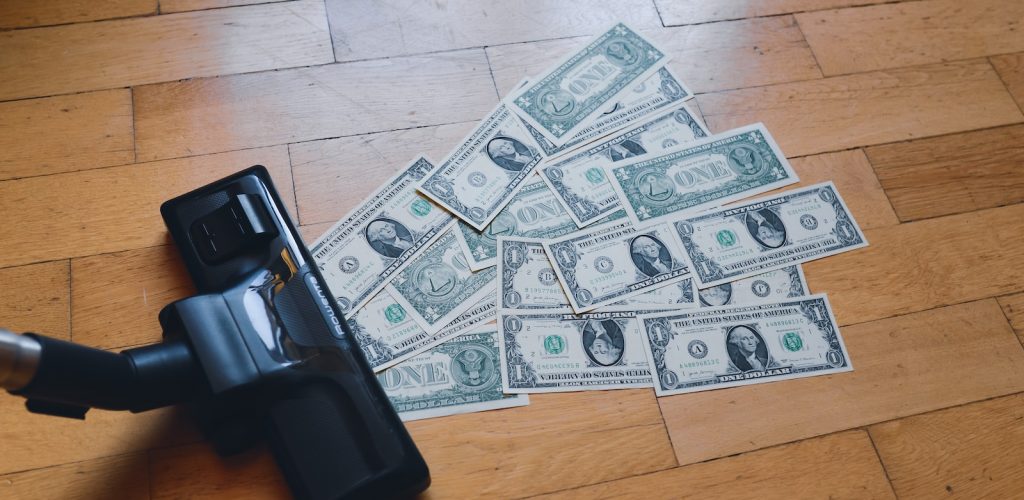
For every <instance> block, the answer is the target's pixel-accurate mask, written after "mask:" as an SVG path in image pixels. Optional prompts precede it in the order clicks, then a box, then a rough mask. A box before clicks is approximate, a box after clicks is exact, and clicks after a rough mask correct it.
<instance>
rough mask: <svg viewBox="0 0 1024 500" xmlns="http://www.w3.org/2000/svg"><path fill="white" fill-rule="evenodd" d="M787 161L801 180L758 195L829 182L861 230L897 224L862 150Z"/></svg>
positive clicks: (897, 220) (890, 206)
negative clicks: (837, 191)
mask: <svg viewBox="0 0 1024 500" xmlns="http://www.w3.org/2000/svg"><path fill="white" fill-rule="evenodd" d="M790 163H791V164H792V165H793V169H794V170H796V173H797V175H799V176H800V182H799V183H797V184H795V185H792V186H786V187H784V188H781V189H777V190H775V191H772V193H768V194H764V195H761V196H769V195H770V194H774V193H781V192H782V191H787V190H790V189H797V188H799V187H800V186H810V185H812V184H817V183H819V182H827V181H832V182H834V183H835V184H836V188H837V189H839V193H840V194H841V195H842V196H843V201H845V202H846V204H847V206H848V207H849V208H850V211H851V212H852V213H853V217H854V219H855V220H856V221H857V224H858V225H860V227H861V229H873V228H876V227H886V226H893V225H896V224H899V222H900V221H899V219H897V218H896V214H895V213H893V211H892V205H890V204H889V200H888V198H886V197H885V191H883V190H882V186H881V185H879V184H878V178H877V177H875V172H874V171H873V170H872V169H871V164H870V163H868V160H867V158H866V157H865V156H864V153H863V152H862V151H860V150H853V151H842V152H839V153H824V154H820V155H814V156H804V157H801V158H793V159H792V160H790Z"/></svg>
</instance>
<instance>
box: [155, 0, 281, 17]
mask: <svg viewBox="0 0 1024 500" xmlns="http://www.w3.org/2000/svg"><path fill="white" fill-rule="evenodd" d="M280 1H282V0H160V13H161V14H171V13H174V12H186V11H190V10H204V9H222V8H224V7H240V6H242V5H256V4H259V3H271V2H280Z"/></svg>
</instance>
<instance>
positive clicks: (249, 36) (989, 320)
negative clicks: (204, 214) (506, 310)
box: [0, 0, 1024, 499]
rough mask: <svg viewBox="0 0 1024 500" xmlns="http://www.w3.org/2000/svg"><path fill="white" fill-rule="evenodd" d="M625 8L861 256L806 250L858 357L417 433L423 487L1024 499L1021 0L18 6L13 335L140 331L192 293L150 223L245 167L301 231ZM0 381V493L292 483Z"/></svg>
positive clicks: (110, 494)
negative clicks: (847, 233)
mask: <svg viewBox="0 0 1024 500" xmlns="http://www.w3.org/2000/svg"><path fill="white" fill-rule="evenodd" d="M614 19H622V20H625V21H626V22H628V23H630V24H631V25H633V26H634V27H636V28H637V29H639V30H641V31H643V32H644V33H645V34H647V35H649V36H650V37H651V38H653V39H654V40H656V41H657V42H659V43H660V44H661V45H662V46H663V47H664V48H665V49H666V50H667V51H669V52H670V53H671V55H672V57H673V61H672V62H671V63H670V64H671V67H672V68H673V69H674V70H676V72H677V73H678V74H679V75H680V76H681V78H683V79H684V80H685V81H686V82H687V84H688V85H689V86H690V87H691V88H692V89H693V90H694V91H695V92H697V93H698V96H697V98H696V103H697V105H698V106H699V110H700V111H701V113H702V114H703V116H704V119H705V120H706V122H707V124H708V126H709V127H710V128H711V130H712V131H721V130H725V129H728V128H731V127H734V126H739V125H744V124H747V123H751V122H758V121H761V122H764V123H765V124H766V125H767V126H768V128H769V129H770V130H771V132H772V134H773V135H774V136H775V138H776V139H777V140H778V142H779V144H780V145H781V147H782V150H783V151H784V152H785V153H786V154H787V155H788V156H789V157H790V158H791V159H792V163H793V165H794V167H795V168H796V170H797V171H798V173H799V175H800V177H801V178H802V179H804V184H810V183H816V182H819V181H822V180H828V179H832V180H834V181H835V183H836V185H837V186H838V187H839V189H840V191H841V192H842V194H843V197H844V198H845V199H846V200H847V201H848V203H849V205H850V208H851V209H852V210H853V212H854V214H855V216H856V218H857V220H858V221H859V222H860V224H861V226H862V227H863V228H864V229H865V232H866V233H867V239H868V240H869V241H870V244H871V246H869V247H868V248H866V249H863V250H858V251H856V252H851V253H846V254H842V255H839V256H836V257H830V258H827V259H824V260H819V261H816V262H813V263H810V264H808V265H806V267H805V268H806V274H807V279H808V282H809V283H810V286H811V289H812V290H813V291H815V292H827V293H828V294H829V296H830V299H831V301H832V304H833V306H834V308H835V312H836V316H837V318H838V320H839V321H840V322H841V324H842V329H843V336H844V337H845V339H846V342H847V345H848V347H849V350H850V355H851V358H852V359H853V363H854V367H855V371H853V372H852V373H846V374H841V375H836V376H830V377H817V378H809V379H800V380H794V381H788V382H779V383H773V384H765V385H758V386H752V387H743V388H736V389H726V390H719V391H711V392H703V393H698V394H691V395H681V396H674V397H667V398H661V399H656V398H655V397H654V393H653V391H651V390H628V391H609V392H592V393H575V394H542V395H536V396H533V397H532V398H531V403H532V404H531V405H530V406H528V407H523V408H515V409H509V410H501V411H494V412H486V413H477V414H470V415H460V416H454V417H447V418H443V419H434V420H426V421H419V422H414V423H411V424H410V425H409V428H410V430H411V432H412V434H413V436H414V438H415V439H416V442H417V444H418V445H419V446H420V449H421V450H422V452H423V453H424V455H425V456H426V458H427V461H428V463H429V464H430V468H431V472H432V475H433V481H434V483H433V486H432V487H431V488H430V490H429V491H428V493H427V496H428V497H434V498H497V497H501V498H504V497H527V496H535V495H546V494H551V495H554V496H565V497H577V498H593V497H612V496H620V497H639V498H649V497H666V498H678V497H691V496H692V497H699V498H717V497H721V498H758V499H764V498H894V497H895V498H908V499H909V498H927V499H932V498H946V497H958V498H979V497H992V498H1021V497H1024V425H1022V424H1021V422H1022V420H1024V348H1022V346H1021V342H1020V340H1019V337H1021V338H1024V203H1022V202H1024V114H1022V112H1021V107H1022V106H1024V2H1021V1H1019V0H971V1H963V0H918V1H905V2H893V1H891V0H729V1H724V0H723V1H711V0H607V1H600V0H577V1H573V2H568V1H564V2H563V1H557V0H522V1H518V2H512V1H502V0H448V1H427V0H423V1H402V0H386V1H378V0H326V3H325V1H324V0H296V1H279V2H266V3H260V2H259V1H258V0H159V1H158V0H107V1H103V2H94V1H91V0H50V1H46V2H42V1H37V0H3V1H0V30H2V31H0V101H2V102H0V215H2V221H3V231H2V236H0V283H2V284H3V286H2V287H0V325H3V326H6V327H7V328H10V329H12V330H16V331H35V332H39V333H43V334H47V335H51V336H56V337H60V338H65V339H71V340H74V341H77V342H82V343H85V344H89V345H93V346H99V347H102V348H107V349H121V348H125V347H130V346H138V345H141V344H146V343H150V342H154V341H156V340H158V339H159V337H160V329H159V325H158V324H157V312H158V311H159V310H160V309H161V308H162V307H163V306H164V305H165V304H167V303H168V302H170V301H172V300H175V299H178V298H181V297H184V296H187V295H189V294H191V293H192V292H193V290H192V287H191V285H190V283H189V280H188V278H187V276H186V275H185V273H184V270H183V266H182V264H181V263H180V262H179V259H178V257H177V253H176V251H175V250H174V249H173V248H172V247H171V246H169V245H170V240H169V237H168V236H167V233H166V230H165V229H164V226H163V223H162V221H161V219H160V216H159V211H158V207H159V204H160V203H161V202H162V201H164V200H165V199H168V198H170V197H173V196H175V195H178V194H181V193H183V192H185V191H187V190H190V189H192V188H195V187H197V186H200V185H202V184H204V183H207V182H209V181H212V180H215V179H217V178H220V177H222V176H224V175H227V174H229V173H231V172H233V171H235V170H238V169H241V168H243V167H247V166H249V165H252V164H256V163H260V164H263V165H266V166H267V167H268V168H269V169H270V170H271V172H272V174H273V176H274V180H275V182H276V183H277V186H278V189H279V190H280V191H281V192H282V193H283V194H284V195H285V197H286V199H287V200H286V201H287V203H289V205H290V207H289V208H291V212H292V215H293V216H294V217H295V218H296V220H298V221H299V223H300V224H301V225H302V226H303V227H302V230H303V231H304V234H305V237H306V238H307V241H312V239H314V238H316V237H317V236H319V234H320V233H321V232H322V231H323V230H324V229H326V228H327V226H329V225H330V224H331V223H332V222H333V221H335V220H336V219H337V218H338V217H340V216H341V215H342V214H343V213H345V212H347V211H348V210H349V209H351V208H352V207H353V204H354V203H356V202H357V201H358V200H360V199H361V198H363V197H364V196H365V195H366V194H367V193H369V192H370V191H371V190H372V189H373V188H375V187H376V186H377V185H378V184H379V183H380V182H382V181H383V180H384V179H386V178H387V177H389V176H390V175H391V174H392V173H393V172H394V171H395V170H396V169H398V168H400V167H401V166H402V165H404V164H405V163H406V162H407V161H408V160H410V159H411V158H412V157H413V155H414V154H416V153H418V152H425V153H427V154H428V155H430V156H431V157H434V158H441V157H443V156H444V155H445V154H446V153H447V152H448V150H449V149H451V148H452V147H453V146H454V145H455V143H456V141H458V140H459V139H460V138H461V137H463V136H464V135H465V134H466V133H468V131H469V130H470V129H471V128H472V126H473V124H474V122H476V121H477V120H479V119H480V118H482V117H483V116H484V115H485V114H486V113H487V112H488V111H489V110H490V109H491V108H493V106H495V104H496V103H497V100H498V97H499V96H500V95H504V94H505V93H506V92H508V91H509V90H510V88H511V87H512V86H513V85H514V84H515V83H516V82H517V81H518V80H519V79H520V78H522V77H523V76H526V75H530V74H532V73H535V72H537V71H540V70H542V69H544V67H545V66H547V65H549V64H550V63H551V62H553V60H555V59H558V58H560V57H562V56H563V55H564V54H565V53H566V52H567V51H568V50H571V49H572V48H573V47H575V46H576V45H577V44H579V43H580V42H581V41H582V40H584V39H585V38H586V36H587V35H589V34H592V33H594V32H596V31H598V30H600V29H601V28H602V27H604V26H605V25H607V24H608V23H609V22H610V21H612V20H614ZM22 404H23V402H22V400H20V399H17V398H14V397H7V396H2V397H0V498H18V499H21V498H32V499H36V498H40V499H42V498H71V499H78V498H86V499H93V498H95V499H106V498H117V499H136V498H139V499H142V498H152V499H166V498H205V497H211V498H214V497H215V498H245V499H252V498H280V497H286V496H287V490H286V489H285V487H284V486H283V483H282V480H281V478H280V476H279V473H278V472H277V470H276V468H275V466H274V464H273V462H272V461H271V459H270V457H269V455H268V454H267V452H266V451H265V450H255V451H252V452H250V453H247V454H245V455H243V456H238V457H234V458H232V459H229V460H227V461H223V460H221V459H219V458H218V457H217V456H216V455H215V454H214V453H213V452H212V451H211V450H210V449H209V448H208V447H207V445H206V444H204V443H203V442H202V440H201V438H200V436H199V435H198V432H197V431H196V430H195V429H194V428H193V427H192V426H191V424H190V423H189V420H188V418H187V416H185V415H182V414H180V413H179V412H177V411H175V410H173V409H170V410H161V411H154V412H150V413H146V414H141V415H130V414H118V413H104V412H99V411H97V412H92V413H90V414H89V418H88V419H87V420H86V421H85V422H84V423H83V422H79V421H70V420H62V419H56V418H52V417H42V416H36V415H30V414H28V413H27V412H26V411H24V408H23V407H22Z"/></svg>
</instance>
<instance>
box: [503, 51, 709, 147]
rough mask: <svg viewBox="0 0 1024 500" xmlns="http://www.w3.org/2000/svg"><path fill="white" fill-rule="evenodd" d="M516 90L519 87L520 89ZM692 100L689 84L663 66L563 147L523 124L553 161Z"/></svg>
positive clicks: (622, 96) (625, 94) (610, 106)
mask: <svg viewBox="0 0 1024 500" xmlns="http://www.w3.org/2000/svg"><path fill="white" fill-rule="evenodd" d="M517 88H519V87H518V86H517ZM691 97H693V93H692V92H690V91H689V90H688V89H687V88H686V85H685V84H683V82H682V81H681V80H680V79H679V78H678V77H676V75H675V74H674V73H672V71H671V70H670V69H668V67H666V66H662V67H661V68H659V69H658V71H656V72H655V73H654V74H653V75H651V76H649V77H647V79H646V80H644V81H642V82H640V83H638V84H636V85H634V86H633V87H631V88H630V89H629V92H626V93H623V94H622V95H621V96H619V99H618V101H617V102H615V103H614V104H611V105H609V106H608V107H607V109H606V110H605V111H604V113H601V114H600V115H598V116H597V117H596V118H594V120H593V121H591V122H588V123H587V124H586V125H584V126H583V127H581V128H580V129H579V131H577V132H576V134H574V135H573V136H572V137H570V138H569V139H568V140H567V141H566V142H565V143H564V144H562V145H561V146H556V145H555V143H553V142H551V141H550V140H548V138H547V137H545V136H544V134H542V133H540V132H538V131H537V129H535V128H533V127H532V126H530V124H529V123H526V122H524V123H525V124H526V130H527V131H528V132H530V135H532V136H533V138H534V140H536V141H537V144H539V145H540V147H541V149H543V150H544V154H546V155H548V156H549V157H552V158H553V157H556V156H561V155H562V154H566V153H568V152H570V151H572V150H574V149H577V148H580V147H582V146H583V145H585V144H587V143H588V142H591V141H593V140H595V139H597V138H599V137H602V136H604V135H608V134H610V133H612V132H614V131H615V130H618V129H620V128H623V127H625V126H628V125H629V124H631V123H636V122H638V121H640V120H644V119H646V117H648V116H651V115H655V114H659V113H661V112H663V111H665V110H666V109H669V108H670V107H673V106H677V105H679V104H681V103H682V102H683V101H686V100H687V99H689V98H691Z"/></svg>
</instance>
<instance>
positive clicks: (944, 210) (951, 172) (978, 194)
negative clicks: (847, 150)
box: [866, 125, 1024, 221]
mask: <svg viewBox="0 0 1024 500" xmlns="http://www.w3.org/2000/svg"><path fill="white" fill-rule="evenodd" d="M866 152H867V155H868V159H869V160H870V161H871V164H872V165H873V166H874V167H875V172H877V173H878V178H879V180H880V181H881V183H882V186H883V187H884V188H885V192H886V194H888V196H889V199H890V200H892V204H893V207H895V209H896V213H897V214H898V215H899V217H900V220H903V221H909V220H915V219H925V218H928V217H938V216H941V215H949V214H955V213H961V212H970V211H974V210H981V209H984V208H992V207H998V206H1001V205H1008V204H1011V203H1020V202H1021V201H1024V125H1014V126H1010V127H1001V128H996V129H989V130H981V131H977V132H968V133H964V134H956V135H947V136H942V137H934V138H929V139H919V140H916V141H910V142H899V143H895V144H887V145H882V146H874V147H870V148H867V150H866Z"/></svg>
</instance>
